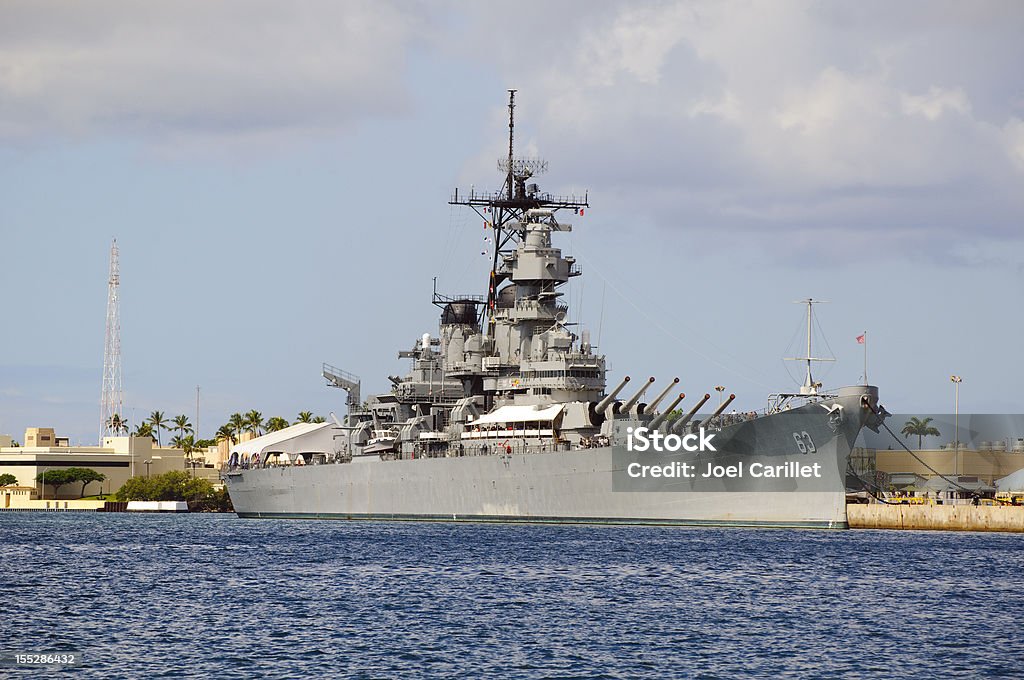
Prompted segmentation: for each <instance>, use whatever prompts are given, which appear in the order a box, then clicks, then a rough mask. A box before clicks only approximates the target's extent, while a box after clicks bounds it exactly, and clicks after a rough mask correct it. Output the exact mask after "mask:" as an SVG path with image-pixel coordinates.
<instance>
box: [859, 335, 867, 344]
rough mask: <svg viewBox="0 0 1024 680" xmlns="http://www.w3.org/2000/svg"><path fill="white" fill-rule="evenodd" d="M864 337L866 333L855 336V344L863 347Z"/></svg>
mask: <svg viewBox="0 0 1024 680" xmlns="http://www.w3.org/2000/svg"><path fill="white" fill-rule="evenodd" d="M866 335H867V333H865V334H864V335H858V336H857V344H858V345H863V344H864V338H865V336H866Z"/></svg>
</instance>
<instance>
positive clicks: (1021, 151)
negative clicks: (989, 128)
mask: <svg viewBox="0 0 1024 680" xmlns="http://www.w3.org/2000/svg"><path fill="white" fill-rule="evenodd" d="M1004 134H1005V137H1006V148H1007V153H1008V154H1009V156H1010V158H1011V159H1012V160H1013V162H1014V163H1015V164H1016V165H1017V167H1018V168H1019V169H1020V170H1024V120H1021V119H1020V118H1012V119H1010V121H1009V122H1008V123H1007V124H1006V128H1005V132H1004Z"/></svg>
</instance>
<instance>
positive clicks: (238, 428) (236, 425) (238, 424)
mask: <svg viewBox="0 0 1024 680" xmlns="http://www.w3.org/2000/svg"><path fill="white" fill-rule="evenodd" d="M228 425H230V426H231V429H232V430H234V433H235V438H236V439H237V438H238V436H239V435H241V434H242V430H244V429H245V416H243V415H242V414H241V413H232V414H231V417H230V418H229V419H228Z"/></svg>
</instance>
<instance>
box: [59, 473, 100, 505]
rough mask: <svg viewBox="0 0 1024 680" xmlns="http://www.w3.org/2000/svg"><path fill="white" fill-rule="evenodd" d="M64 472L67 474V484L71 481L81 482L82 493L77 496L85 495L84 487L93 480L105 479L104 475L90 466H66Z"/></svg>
mask: <svg viewBox="0 0 1024 680" xmlns="http://www.w3.org/2000/svg"><path fill="white" fill-rule="evenodd" d="M64 472H66V473H67V475H68V484H70V483H72V482H81V483H82V493H81V494H79V496H78V497H79V498H82V497H83V496H85V487H87V486H89V485H90V484H92V483H93V482H102V481H105V480H106V479H107V476H106V475H104V474H102V473H99V472H96V471H95V470H93V469H92V468H80V467H72V468H68V469H67V470H65V471H64Z"/></svg>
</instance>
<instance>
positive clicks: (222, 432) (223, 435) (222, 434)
mask: <svg viewBox="0 0 1024 680" xmlns="http://www.w3.org/2000/svg"><path fill="white" fill-rule="evenodd" d="M225 439H226V440H227V441H229V442H230V443H231V444H237V443H238V439H237V438H236V437H235V428H234V427H232V426H231V424H230V423H228V424H227V425H221V426H220V429H219V430H217V435H216V440H217V441H218V442H220V441H222V440H225Z"/></svg>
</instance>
